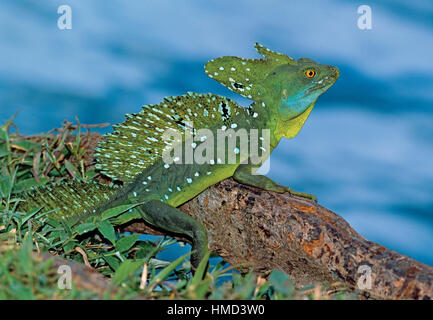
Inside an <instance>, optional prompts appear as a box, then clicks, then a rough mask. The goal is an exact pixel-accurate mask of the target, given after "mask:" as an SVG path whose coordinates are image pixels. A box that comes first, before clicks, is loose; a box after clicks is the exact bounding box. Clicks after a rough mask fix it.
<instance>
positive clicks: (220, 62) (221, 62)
mask: <svg viewBox="0 0 433 320" xmlns="http://www.w3.org/2000/svg"><path fill="white" fill-rule="evenodd" d="M255 48H256V50H257V52H258V53H260V54H261V55H262V56H263V57H264V58H265V59H244V58H238V57H230V56H226V57H221V58H217V59H214V60H210V61H209V62H207V63H206V65H205V72H206V74H207V75H208V76H209V77H211V78H212V79H215V80H216V81H218V82H220V83H222V84H223V85H225V86H226V87H227V88H229V89H230V90H232V91H234V92H236V93H239V94H240V95H242V96H244V97H246V98H249V99H252V100H256V101H257V100H260V90H259V87H258V86H257V84H258V83H259V82H261V81H262V80H264V79H265V78H266V76H267V75H268V74H269V73H270V72H272V71H273V70H274V69H275V68H276V67H278V66H279V65H283V64H291V65H297V62H296V61H295V60H293V59H292V58H290V57H289V56H286V55H284V54H281V53H278V52H275V51H272V50H270V49H268V48H266V47H265V46H263V45H261V44H259V43H256V44H255Z"/></svg>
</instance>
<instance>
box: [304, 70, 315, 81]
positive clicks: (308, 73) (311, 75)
mask: <svg viewBox="0 0 433 320" xmlns="http://www.w3.org/2000/svg"><path fill="white" fill-rule="evenodd" d="M305 75H306V76H307V78H310V79H311V78H313V77H314V76H315V75H316V71H314V70H313V69H308V70H305Z"/></svg>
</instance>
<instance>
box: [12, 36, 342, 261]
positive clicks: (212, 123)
mask: <svg viewBox="0 0 433 320" xmlns="http://www.w3.org/2000/svg"><path fill="white" fill-rule="evenodd" d="M255 47H256V49H257V51H258V52H259V53H260V54H261V55H262V56H263V57H264V59H243V58H238V57H228V56H226V57H221V58H217V59H214V60H211V61H209V62H207V63H206V65H205V72H206V74H207V75H208V76H209V77H211V78H213V79H215V80H217V81H218V82H220V83H222V84H223V85H225V86H226V87H228V88H229V89H231V90H232V91H234V92H236V93H239V94H241V95H242V96H244V97H246V98H249V99H251V100H253V101H254V102H253V103H252V104H251V105H250V106H248V107H246V108H242V107H241V106H239V105H238V104H237V103H236V102H234V101H232V100H230V99H228V98H225V97H222V96H217V95H213V94H197V93H188V94H186V95H183V96H177V97H167V98H165V99H164V101H163V102H161V103H160V104H157V105H145V106H143V108H142V110H141V111H140V112H138V113H134V114H127V115H126V118H127V119H126V121H125V122H123V123H121V124H118V125H114V126H113V128H114V132H112V133H109V134H107V135H105V139H104V140H103V141H101V142H100V144H99V146H98V148H96V152H97V153H96V159H97V164H96V167H97V168H98V169H99V170H100V171H101V172H102V173H103V174H104V175H106V176H108V177H110V178H112V179H113V180H120V181H122V182H123V184H122V186H121V187H114V186H112V185H105V184H100V183H97V182H82V181H72V182H69V183H63V184H55V185H48V186H44V187H39V188H36V189H35V190H33V191H32V192H30V193H28V194H27V195H25V197H24V201H22V202H21V203H20V204H19V206H18V210H19V211H21V212H29V211H30V210H34V209H35V208H40V209H41V210H52V211H53V212H52V213H50V216H51V217H54V218H56V219H57V218H58V219H66V220H72V221H76V222H79V221H84V220H83V219H84V218H86V217H89V216H95V215H100V214H102V213H103V212H104V211H105V210H107V209H109V208H113V207H116V206H120V205H126V204H130V205H131V206H134V205H135V207H134V208H133V210H129V211H126V212H124V213H122V214H121V215H120V216H119V218H117V221H118V223H125V222H127V221H129V220H132V219H143V220H144V221H145V222H146V223H148V224H150V225H151V226H154V227H157V228H159V229H161V230H164V231H166V232H167V233H173V234H178V235H182V236H185V237H187V238H189V239H191V242H192V252H193V253H192V255H191V264H192V266H193V268H196V267H197V266H198V264H199V262H200V261H201V260H202V258H203V257H204V256H205V255H206V254H207V252H208V241H207V233H206V230H205V228H204V227H203V226H202V225H201V224H200V223H199V222H197V221H196V220H195V219H193V218H192V217H190V216H189V215H187V214H185V213H184V212H182V211H180V210H179V209H177V208H176V207H178V206H180V205H181V204H183V203H185V202H187V201H188V200H190V199H192V198H193V197H195V196H196V195H197V194H199V193H200V192H202V191H203V190H205V189H206V188H208V187H209V186H211V185H213V184H215V183H217V182H219V181H221V180H223V179H226V178H228V177H233V178H234V179H235V180H237V181H238V182H240V183H243V184H247V185H251V186H255V187H259V188H262V189H265V190H269V191H275V192H290V193H292V194H295V195H299V196H303V197H306V198H310V199H315V198H314V196H312V195H308V194H304V193H300V192H295V191H293V190H291V189H289V188H288V187H285V186H282V185H280V184H278V183H276V182H274V181H273V180H271V179H269V178H267V177H266V176H263V175H257V174H253V173H254V172H255V169H256V168H257V167H258V166H260V164H261V163H259V164H257V163H252V162H251V161H250V162H249V161H248V160H250V158H251V154H250V151H249V150H246V151H245V149H243V151H244V152H240V149H239V147H241V146H240V145H239V144H238V143H237V142H236V143H235V144H234V145H232V146H231V147H229V146H227V144H226V145H225V146H223V147H222V148H223V150H224V153H223V154H225V155H224V156H222V157H220V156H219V153H218V150H217V146H216V145H215V144H212V143H210V142H212V139H214V138H212V137H210V136H211V135H212V134H213V135H216V134H217V131H218V132H225V133H227V132H228V131H229V130H232V131H231V133H230V134H229V136H231V135H232V134H233V133H236V130H239V131H240V130H241V129H247V130H249V132H250V133H247V139H248V142H251V143H253V141H252V136H253V135H252V134H251V132H252V131H253V130H252V129H258V130H259V131H260V130H262V132H263V130H267V132H268V135H267V139H268V142H269V143H268V144H269V146H268V149H267V150H266V148H265V147H263V145H262V147H260V149H261V150H262V151H261V153H262V155H263V154H265V155H266V156H268V155H269V154H270V152H271V151H272V150H273V149H274V148H275V147H276V146H277V145H278V143H279V142H280V140H281V138H282V137H286V138H293V137H295V136H296V135H297V134H298V132H299V130H300V129H301V127H302V126H303V124H304V123H305V121H306V119H307V118H308V116H309V114H310V112H311V110H312V109H313V106H314V104H315V102H316V100H317V98H318V97H319V95H321V94H322V93H323V92H325V91H326V90H327V89H328V88H329V87H330V86H332V85H333V84H334V82H335V81H336V80H337V78H338V76H339V70H338V69H337V68H336V67H333V66H329V65H323V64H319V63H316V62H314V61H312V60H310V59H306V58H301V59H299V60H297V61H295V60H293V59H292V58H290V57H289V56H287V55H284V54H280V53H277V52H274V51H271V50H270V49H268V48H266V47H264V46H262V45H260V44H256V45H255ZM191 123H193V127H194V129H192V128H191V127H192V125H191ZM197 128H198V129H199V130H197ZM201 129H204V130H207V131H203V130H201ZM167 130H177V131H178V132H180V135H179V136H178V137H177V139H174V138H173V137H171V140H170V139H166V137H164V134H165V133H166V131H167ZM203 132H205V133H203ZM206 132H207V134H206ZM256 132H257V131H256ZM188 135H190V136H189V137H187V136H188ZM259 139H260V140H261V141H262V142H263V140H264V138H263V136H260V134H259ZM179 145H188V147H189V149H188V148H186V147H185V150H183V152H182V154H181V155H180V156H177V157H172V161H171V162H170V161H167V160H166V159H165V158H164V154H165V155H167V152H168V151H169V152H168V153H169V154H170V152H174V147H175V146H179ZM205 146H206V148H205ZM212 150H214V151H216V152H214V153H213V154H212ZM199 151H200V152H199ZM220 151H221V150H220ZM188 152H189V153H190V152H194V154H196V153H200V154H203V152H205V153H206V155H207V159H206V160H205V161H204V163H198V161H197V162H194V161H193V162H192V163H191V162H188V161H186V157H187V156H188ZM233 154H234V155H236V159H235V161H231V162H230V161H227V159H228V156H230V155H233ZM265 158H266V157H263V159H265ZM201 162H203V161H201ZM228 162H229V163H228Z"/></svg>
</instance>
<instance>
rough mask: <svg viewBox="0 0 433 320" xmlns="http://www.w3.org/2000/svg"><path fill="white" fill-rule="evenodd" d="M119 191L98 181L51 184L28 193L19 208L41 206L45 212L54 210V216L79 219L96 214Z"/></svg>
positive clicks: (32, 208) (24, 210) (36, 207)
mask: <svg viewBox="0 0 433 320" xmlns="http://www.w3.org/2000/svg"><path fill="white" fill-rule="evenodd" d="M116 190H117V188H114V187H110V186H108V185H104V184H100V183H97V182H83V181H72V182H67V183H61V184H49V185H46V186H43V187H37V188H35V189H33V190H32V191H30V192H27V193H26V194H24V196H23V197H21V198H22V199H23V201H22V202H20V203H19V205H18V207H17V210H18V211H19V212H30V211H32V210H34V209H39V208H40V210H41V212H48V211H52V213H49V215H50V216H52V217H54V218H64V219H66V220H75V219H76V218H78V217H88V216H91V215H93V214H94V213H95V212H96V211H97V210H96V208H98V207H100V206H101V205H104V204H105V203H107V202H108V201H109V200H110V198H111V196H112V195H113V194H114V193H115V192H116Z"/></svg>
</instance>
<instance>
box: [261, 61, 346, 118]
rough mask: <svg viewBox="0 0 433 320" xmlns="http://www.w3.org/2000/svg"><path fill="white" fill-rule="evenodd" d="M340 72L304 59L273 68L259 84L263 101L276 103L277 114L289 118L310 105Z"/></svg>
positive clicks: (296, 115) (331, 83) (297, 114)
mask: <svg viewBox="0 0 433 320" xmlns="http://www.w3.org/2000/svg"><path fill="white" fill-rule="evenodd" d="M339 75H340V71H339V70H338V68H336V67H334V66H330V65H324V64H320V63H317V62H314V61H313V60H310V59H307V58H301V59H299V60H298V61H297V63H296V65H295V64H286V65H280V66H278V67H276V68H275V69H274V70H273V71H272V72H270V73H269V74H268V75H267V77H266V78H265V79H264V80H263V81H262V82H261V83H260V86H261V87H262V88H263V89H262V90H263V91H264V95H265V96H266V98H265V99H266V100H268V102H271V103H272V104H273V105H274V106H278V108H279V110H278V113H279V117H280V118H281V119H282V120H283V121H284V120H290V119H293V118H296V117H298V116H299V115H301V114H302V113H304V112H305V111H306V110H307V109H309V108H310V107H312V106H313V105H314V103H315V102H316V100H317V98H318V97H319V96H320V95H321V94H322V93H324V92H325V91H326V90H328V89H329V87H331V86H332V85H333V84H334V83H335V81H336V80H337V79H338V77H339Z"/></svg>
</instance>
